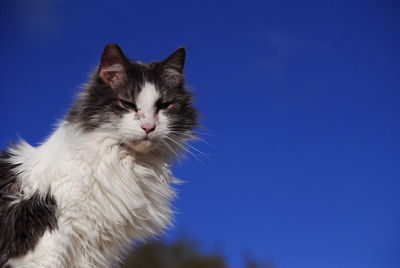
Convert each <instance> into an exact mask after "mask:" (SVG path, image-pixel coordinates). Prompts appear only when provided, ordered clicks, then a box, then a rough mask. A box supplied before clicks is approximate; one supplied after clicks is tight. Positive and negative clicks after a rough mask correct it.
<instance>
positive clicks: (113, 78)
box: [99, 44, 129, 88]
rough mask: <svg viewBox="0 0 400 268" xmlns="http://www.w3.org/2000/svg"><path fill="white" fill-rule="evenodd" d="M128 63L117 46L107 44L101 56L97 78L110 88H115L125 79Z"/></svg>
mask: <svg viewBox="0 0 400 268" xmlns="http://www.w3.org/2000/svg"><path fill="white" fill-rule="evenodd" d="M128 67H129V61H128V59H127V58H126V57H125V55H124V53H123V52H122V50H121V48H120V47H119V46H118V45H117V44H108V45H106V46H105V47H104V50H103V54H102V55H101V63H100V67H99V76H100V78H101V80H103V82H104V83H105V84H107V85H109V86H110V87H112V88H116V87H117V86H118V85H120V84H122V83H123V82H124V81H125V79H126V71H127V69H128Z"/></svg>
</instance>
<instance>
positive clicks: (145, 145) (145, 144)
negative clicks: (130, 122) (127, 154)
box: [129, 139, 153, 153]
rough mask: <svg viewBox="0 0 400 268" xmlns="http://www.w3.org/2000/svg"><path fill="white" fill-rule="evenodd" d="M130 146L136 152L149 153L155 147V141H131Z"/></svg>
mask: <svg viewBox="0 0 400 268" xmlns="http://www.w3.org/2000/svg"><path fill="white" fill-rule="evenodd" d="M129 146H130V147H131V148H132V149H133V150H134V151H136V152H140V153H148V152H150V151H151V150H152V149H153V142H152V141H151V140H149V139H143V140H138V141H131V142H130V144H129Z"/></svg>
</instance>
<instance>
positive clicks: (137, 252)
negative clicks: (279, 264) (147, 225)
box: [121, 238, 273, 268]
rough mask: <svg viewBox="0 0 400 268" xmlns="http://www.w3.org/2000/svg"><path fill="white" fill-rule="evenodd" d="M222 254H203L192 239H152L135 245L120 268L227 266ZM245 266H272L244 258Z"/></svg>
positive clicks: (253, 267)
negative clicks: (167, 241) (168, 241)
mask: <svg viewBox="0 0 400 268" xmlns="http://www.w3.org/2000/svg"><path fill="white" fill-rule="evenodd" d="M227 267H228V266H227V264H226V261H225V259H224V257H223V256H221V255H220V254H217V253H212V254H204V253H202V252H201V251H200V249H199V247H198V246H197V245H196V243H194V242H193V241H192V240H189V239H187V238H182V239H179V240H177V241H175V242H173V243H166V242H162V241H153V242H149V243H147V244H142V245H139V246H138V247H136V248H135V249H134V250H133V252H132V253H131V254H130V255H129V256H128V257H127V258H126V260H125V261H124V263H123V264H122V265H121V268H227ZM245 267H246V268H273V266H272V265H271V264H268V265H262V264H259V263H257V262H256V261H254V260H253V259H251V258H245Z"/></svg>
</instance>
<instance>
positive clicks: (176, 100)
mask: <svg viewBox="0 0 400 268" xmlns="http://www.w3.org/2000/svg"><path fill="white" fill-rule="evenodd" d="M184 63H185V49H184V48H178V49H177V50H176V51H175V52H173V53H172V54H171V55H170V56H168V57H167V58H166V59H164V60H162V61H157V62H152V63H149V64H145V63H141V62H137V61H131V60H129V59H128V58H127V57H125V55H124V53H123V52H122V50H121V49H120V48H119V47H118V45H116V44H109V45H107V46H106V47H105V48H104V51H103V54H102V56H101V62H100V65H99V66H98V68H97V70H96V71H95V73H94V74H93V75H92V78H91V81H90V82H89V83H88V85H87V86H86V88H85V89H84V91H83V92H82V93H81V94H80V96H79V98H78V100H77V101H76V103H75V104H74V105H73V107H72V108H71V110H70V112H69V114H68V116H67V118H66V120H67V121H68V122H70V123H74V124H78V125H79V126H80V127H81V128H83V129H84V131H97V132H102V133H105V134H106V135H112V136H113V137H114V138H115V137H116V138H118V139H119V140H120V141H121V144H123V145H125V146H129V147H130V148H132V149H133V150H135V151H138V152H144V153H146V152H150V151H155V150H164V151H171V152H173V151H176V150H179V148H180V147H182V146H183V144H184V142H185V141H186V140H187V139H190V138H192V137H193V128H195V127H196V126H197V113H196V110H195V108H194V107H193V106H192V102H193V98H192V95H191V93H190V92H189V91H188V90H187V89H186V88H185V86H184V77H183V66H184Z"/></svg>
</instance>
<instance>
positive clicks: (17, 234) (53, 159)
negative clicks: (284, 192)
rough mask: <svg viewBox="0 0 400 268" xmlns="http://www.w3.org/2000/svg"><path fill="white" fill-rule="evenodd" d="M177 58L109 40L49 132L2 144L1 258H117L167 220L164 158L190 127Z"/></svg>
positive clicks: (14, 262) (31, 262)
mask: <svg viewBox="0 0 400 268" xmlns="http://www.w3.org/2000/svg"><path fill="white" fill-rule="evenodd" d="M184 63H185V49H184V48H178V49H177V50H176V51H175V52H173V53H172V54H171V55H170V56H168V57H167V58H166V59H164V60H162V61H155V62H151V63H148V64H146V63H142V62H139V61H132V60H130V59H128V58H127V57H126V56H125V55H124V53H123V51H122V50H121V48H120V47H119V46H118V45H117V44H108V45H106V46H105V48H104V51H103V53H102V56H101V61H100V64H99V65H98V67H97V68H96V70H95V71H94V72H93V74H92V75H91V77H90V79H89V82H88V83H87V84H86V85H84V87H83V90H82V92H81V93H80V94H79V95H78V96H77V98H76V100H75V102H74V103H73V105H72V107H71V108H70V109H69V111H68V113H67V114H66V116H65V117H64V119H63V120H62V121H61V122H60V123H59V125H58V127H57V129H56V130H55V131H54V133H53V134H52V135H51V136H50V137H49V138H48V139H47V140H46V141H45V142H44V143H42V144H41V145H40V146H38V147H32V146H31V145H29V144H28V143H26V142H24V141H21V142H19V143H18V144H16V145H14V146H10V147H9V148H8V149H6V150H5V151H3V152H2V153H1V156H0V267H13V268H14V267H18V268H20V267H21V268H23V267H57V268H59V267H115V266H116V265H118V263H119V262H120V261H121V258H122V257H123V254H124V253H125V252H126V250H128V249H129V248H130V246H131V245H132V241H140V240H143V239H146V238H148V237H151V236H154V235H157V234H159V233H160V232H162V231H163V230H165V228H166V227H168V226H169V225H170V224H171V218H172V214H173V211H172V208H171V205H170V202H171V200H172V199H173V197H174V195H175V191H174V189H173V185H174V184H175V183H177V182H178V180H176V179H174V177H173V176H172V173H171V169H170V165H171V161H173V160H174V159H175V158H176V157H178V156H179V155H180V153H181V152H182V151H183V149H184V148H185V147H184V146H185V143H186V142H187V141H188V140H190V139H192V138H194V129H195V128H197V127H198V114H197V111H196V108H194V107H193V95H192V93H190V92H189V91H188V90H187V88H186V86H185V82H184V75H183V67H184Z"/></svg>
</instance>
